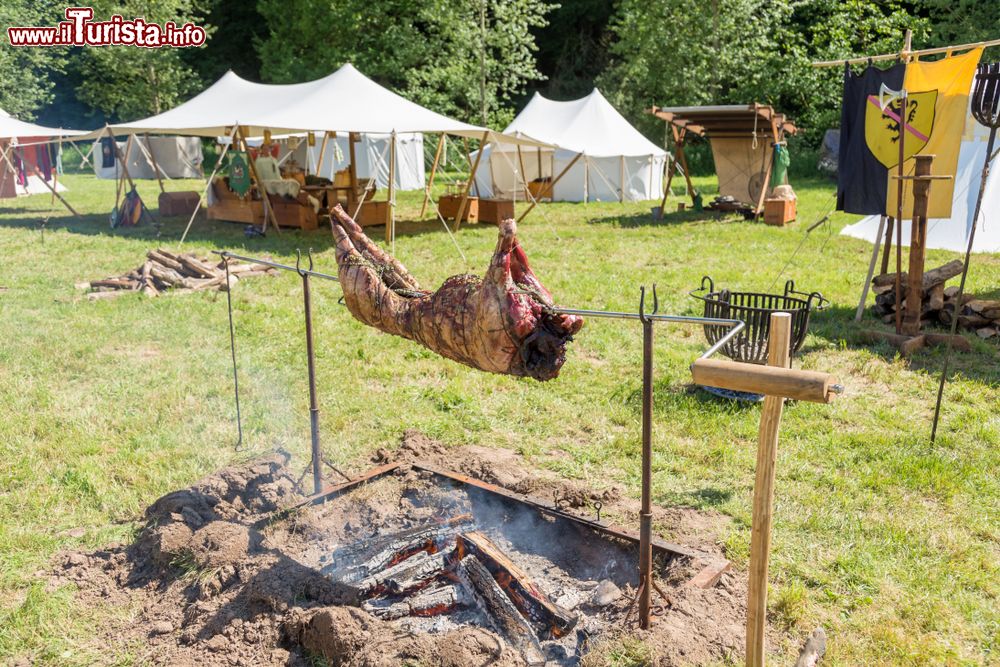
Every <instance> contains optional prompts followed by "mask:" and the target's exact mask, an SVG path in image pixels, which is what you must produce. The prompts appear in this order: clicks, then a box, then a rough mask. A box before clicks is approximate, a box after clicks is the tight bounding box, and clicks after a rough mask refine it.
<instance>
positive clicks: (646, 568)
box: [215, 251, 843, 628]
mask: <svg viewBox="0 0 1000 667" xmlns="http://www.w3.org/2000/svg"><path fill="white" fill-rule="evenodd" d="M215 252H216V254H218V255H219V256H221V257H222V258H223V259H238V260H242V261H245V262H251V263H254V264H261V265H264V266H268V267H271V268H275V269H279V270H283V271H295V272H296V273H298V274H299V275H300V276H301V277H302V278H303V280H304V281H305V279H306V278H307V277H315V278H321V279H324V280H332V281H334V282H340V280H339V278H337V276H334V275H330V274H328V273H322V272H319V271H316V270H314V268H313V266H312V263H311V262H310V268H309V269H302V268H301V266H288V265H287V264H280V263H278V262H273V261H271V260H263V259H258V258H254V257H245V256H242V255H237V254H234V253H231V252H228V251H215ZM645 295H646V288H645V286H642V287H641V289H640V292H639V310H638V312H634V313H629V312H620V311H608V310H585V309H579V308H560V307H556V306H549V307H548V310H549V312H553V313H557V314H563V315H579V316H582V317H594V318H603V319H619V320H637V321H639V322H640V323H641V324H642V326H643V394H642V398H643V410H642V439H643V449H642V454H643V461H642V497H643V504H642V510H641V511H640V547H639V553H640V563H639V566H640V572H639V580H640V584H642V583H648V585H646V586H640V589H639V591H638V594H637V596H636V600H634V601H633V604H634V602H635V601H638V602H639V605H640V608H639V625H640V627H643V628H648V627H649V623H650V612H651V607H652V604H651V601H650V598H651V595H652V590H654V589H655V590H656V591H658V592H659V593H660V594H661V595H663V597H664V599H666V596H665V595H664V594H663V591H662V590H660V587H659V586H657V585H656V582H655V581H654V580H653V573H652V567H653V559H652V550H651V547H650V543H651V540H652V419H653V414H652V413H653V410H652V408H653V325H654V324H655V323H657V322H673V323H679V324H699V325H706V324H713V325H720V326H729V327H730V330H729V331H728V332H727V333H726V334H725V335H724V336H723V337H722V338H721V339H719V341H718V342H717V343H716V344H715V345H712V346H711V347H710V348H709V349H708V350H706V351H705V352H704V353H703V354H702V355H701V356H700V357H699V358H698V359H696V360H695V362H694V363H692V365H691V371H692V374H695V372H696V371H697V370H699V364H701V363H702V362H708V360H709V358H710V357H712V356H713V355H714V354H715V353H716V352H718V351H719V350H720V349H721V348H722V347H723V346H724V345H725V344H726V343H727V342H729V341H730V340H731V339H732V337H733V336H735V335H736V334H738V333H739V332H740V331H741V330H742V329H743V328H744V327H745V326H746V324H745V323H744V322H743V321H741V320H734V319H723V318H713V317H696V316H693V315H662V314H660V313H659V312H658V311H659V298H658V296H657V294H656V285H655V284H654V285H653V309H652V312H649V313H647V312H645ZM308 311H309V304H308V299H307V300H306V312H307V323H308V322H309V312H308ZM307 329H311V326H308V325H307ZM307 343H308V349H309V357H310V367H311V368H312V366H313V363H314V360H313V357H312V345H311V335H310V333H309V332H307ZM233 344H234V345H235V343H233ZM233 349H234V350H235V347H234V348H233ZM233 358H234V360H235V353H234V357H233ZM712 363H713V364H714V365H715V366H717V367H715V368H713V371H714V375H713V377H715V378H717V379H718V380H720V384H726V383H727V382H730V381H733V382H741V383H743V384H741V385H740V386H745V385H746V383H748V382H749V383H758V384H759V388H762V389H764V390H765V393H771V394H773V395H783V396H785V397H786V398H801V399H802V400H810V401H816V402H828V401H829V400H830V398H831V396H832V394H834V393H838V394H839V393H842V392H843V387H842V386H841V385H839V384H832V383H831V381H830V376H829V375H827V374H825V373H815V372H808V371H795V370H792V369H788V368H780V369H779V368H773V367H772V368H770V369H769V368H768V367H766V366H756V365H754V364H747V363H740V362H712ZM234 367H235V366H234ZM310 375H311V382H310V389H311V391H310V413H311V415H312V414H315V413H313V411H312V407H313V405H314V404H313V399H314V398H315V386H314V383H315V374H314V371H312V372H311V373H310ZM734 378H735V379H734ZM782 378H784V379H786V380H787V382H785V383H782V382H781V380H782ZM723 388H728V387H723ZM317 412H318V408H317ZM317 429H318V426H317ZM313 444H314V453H313V456H314V459H313V465H314V479H318V477H315V475H317V474H318V473H316V470H317V467H316V466H317V465H318V464H317V461H318V460H319V455H318V452H317V449H318V446H319V442H318V432H317V431H316V430H314V438H313ZM318 492H319V485H317V493H318ZM646 554H648V556H649V557H648V558H646V557H643V556H644V555H646Z"/></svg>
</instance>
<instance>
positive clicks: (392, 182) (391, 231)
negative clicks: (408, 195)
mask: <svg viewBox="0 0 1000 667" xmlns="http://www.w3.org/2000/svg"><path fill="white" fill-rule="evenodd" d="M386 194H387V196H388V199H387V201H388V202H389V210H388V211H386V220H385V242H386V243H388V244H390V245H392V244H393V243H395V241H396V202H395V198H396V131H395V130H393V131H392V133H390V134H389V191H388V192H387V193H386Z"/></svg>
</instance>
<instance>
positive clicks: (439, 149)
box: [420, 132, 444, 218]
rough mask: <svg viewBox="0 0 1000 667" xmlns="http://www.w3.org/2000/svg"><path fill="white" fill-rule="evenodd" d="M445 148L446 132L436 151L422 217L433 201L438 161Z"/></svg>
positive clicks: (425, 192)
mask: <svg viewBox="0 0 1000 667" xmlns="http://www.w3.org/2000/svg"><path fill="white" fill-rule="evenodd" d="M443 148H444V132H442V133H441V137H440V138H439V139H438V145H437V150H436V151H434V163H433V164H432V165H431V177H430V178H429V179H428V181H427V189H426V190H424V203H423V206H421V207H420V217H421V218H423V217H424V214H425V213H427V202H429V201H430V200H431V189H432V188H433V187H434V176H435V175H436V174H437V168H438V161H439V160H440V159H441V150H442V149H443Z"/></svg>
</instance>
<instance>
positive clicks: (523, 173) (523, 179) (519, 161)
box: [514, 144, 541, 201]
mask: <svg viewBox="0 0 1000 667" xmlns="http://www.w3.org/2000/svg"><path fill="white" fill-rule="evenodd" d="M517 164H518V165H519V166H520V167H521V183H523V184H524V201H528V196H529V195H530V194H531V188H530V187H528V170H527V169H525V168H524V153H522V152H521V144H517ZM539 176H541V174H539ZM514 195H515V196H514V199H515V201H516V200H517V191H516V190H515V192H514Z"/></svg>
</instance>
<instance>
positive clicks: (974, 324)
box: [958, 315, 993, 329]
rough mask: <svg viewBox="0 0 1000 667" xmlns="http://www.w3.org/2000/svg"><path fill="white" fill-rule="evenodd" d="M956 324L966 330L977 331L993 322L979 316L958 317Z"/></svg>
mask: <svg viewBox="0 0 1000 667" xmlns="http://www.w3.org/2000/svg"><path fill="white" fill-rule="evenodd" d="M958 323H959V325H960V326H963V327H965V328H966V329H979V328H980V327H988V326H990V325H991V324H993V320H990V319H988V318H985V317H983V316H981V315H959V316H958Z"/></svg>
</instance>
